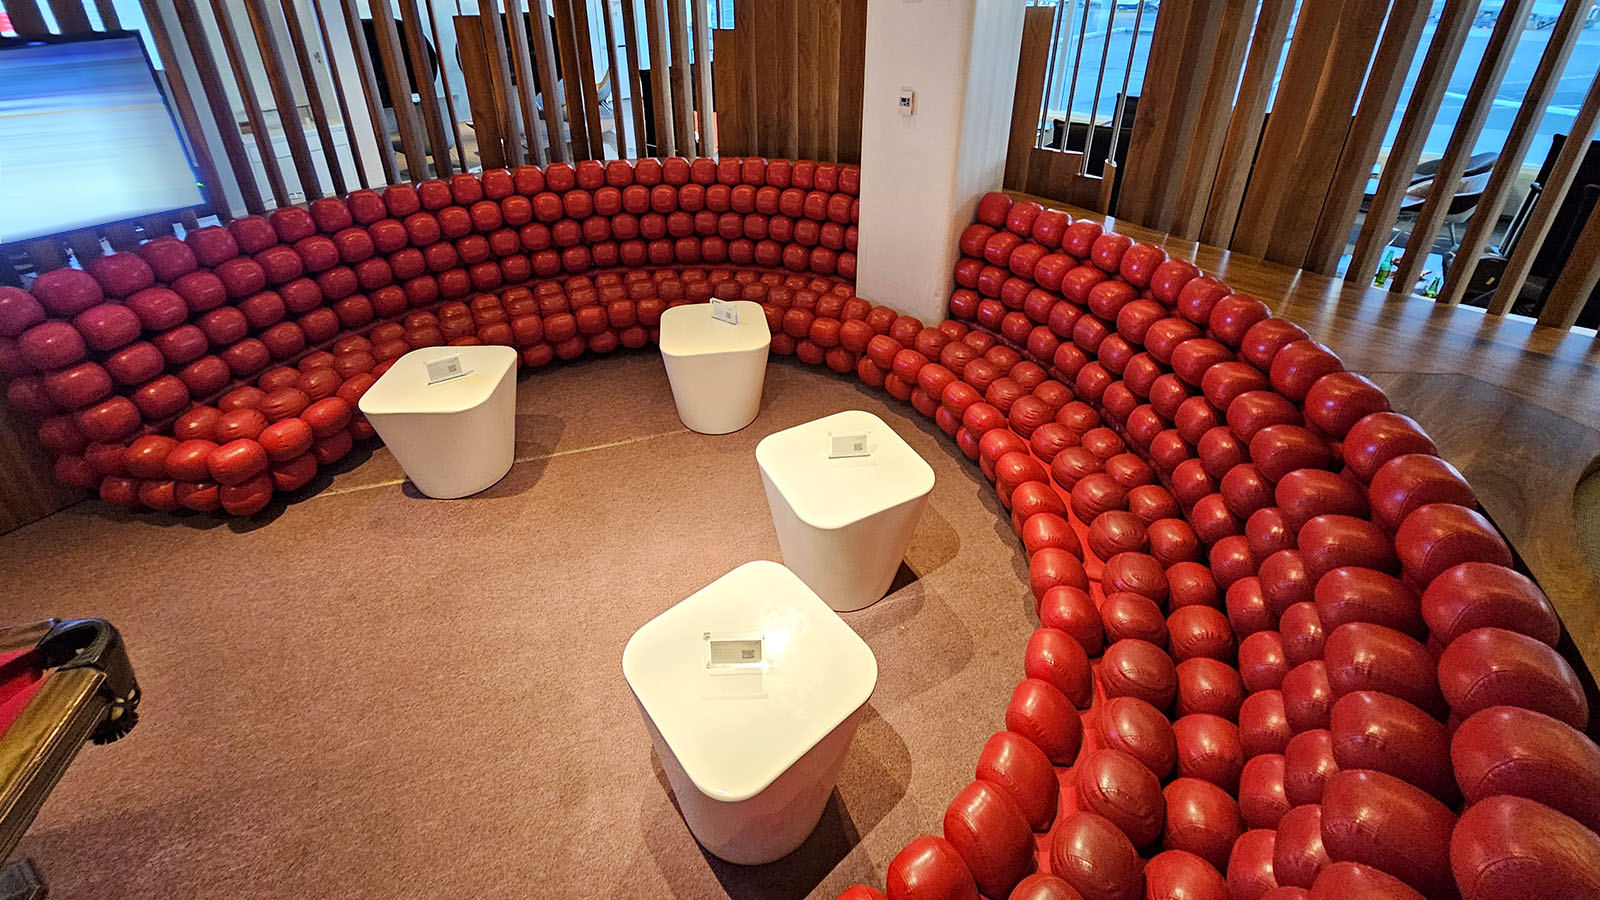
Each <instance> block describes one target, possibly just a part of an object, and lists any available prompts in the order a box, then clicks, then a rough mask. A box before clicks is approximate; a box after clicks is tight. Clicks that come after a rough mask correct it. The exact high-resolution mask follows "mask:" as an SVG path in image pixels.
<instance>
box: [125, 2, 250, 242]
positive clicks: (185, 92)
mask: <svg viewBox="0 0 1600 900" xmlns="http://www.w3.org/2000/svg"><path fill="white" fill-rule="evenodd" d="M140 8H141V9H142V10H143V11H144V16H145V21H147V22H157V23H158V22H160V21H161V19H160V18H159V17H160V10H159V9H157V8H156V4H155V0H140ZM150 34H151V36H152V37H154V38H155V42H156V54H157V55H158V56H159V57H161V67H162V69H163V70H164V71H165V72H166V75H167V88H168V90H169V91H170V92H171V94H172V104H173V106H175V107H177V112H178V121H179V123H181V124H182V125H183V130H184V133H185V134H186V135H187V136H188V138H189V140H188V145H189V149H190V151H191V152H192V153H193V154H194V160H195V165H196V166H197V167H198V168H199V169H200V177H201V178H202V179H204V180H205V183H206V185H205V188H206V189H205V194H206V198H207V199H208V200H209V201H210V202H211V210H212V212H213V213H214V214H215V215H216V216H217V218H219V219H221V220H222V221H223V222H224V223H226V222H230V221H232V220H233V212H232V210H230V209H229V208H228V198H227V195H226V194H225V193H224V192H223V189H222V176H221V174H220V173H219V172H218V171H217V162H216V159H215V158H214V157H213V156H212V155H211V146H210V144H208V143H207V142H206V139H205V131H204V130H202V129H201V127H200V114H199V111H198V110H196V109H195V105H194V96H193V95H192V94H190V93H189V85H188V84H187V83H186V82H185V80H184V77H183V72H182V70H181V69H180V68H179V65H178V54H177V50H176V48H174V47H173V45H172V35H170V34H168V33H167V29H165V28H162V27H156V26H152V27H151V29H150ZM195 67H196V68H197V69H198V68H199V67H200V61H199V60H198V59H196V60H195ZM234 140H235V141H237V140H238V135H237V134H235V135H234ZM223 146H224V148H226V147H227V146H228V142H227V140H226V139H224V140H223ZM241 149H242V147H241ZM244 175H245V176H249V175H250V173H249V172H248V171H246V172H245V173H244ZM250 186H251V188H254V187H255V181H254V180H253V179H252V180H251V181H250ZM239 187H240V190H241V192H243V189H244V182H243V179H240V184H239ZM244 196H245V199H246V203H247V204H248V202H249V197H250V195H249V194H248V193H246V194H244ZM260 203H261V198H260V196H259V194H258V195H257V196H256V204H257V205H260Z"/></svg>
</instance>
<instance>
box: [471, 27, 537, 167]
mask: <svg viewBox="0 0 1600 900" xmlns="http://www.w3.org/2000/svg"><path fill="white" fill-rule="evenodd" d="M533 3H534V5H535V6H537V5H538V4H539V0H533ZM505 17H506V34H507V35H510V40H509V41H508V43H509V44H510V49H511V71H512V76H513V80H514V81H516V83H517V88H518V90H517V100H518V102H519V103H520V104H521V109H522V122H523V125H524V126H525V127H526V129H527V132H526V135H525V136H526V137H527V139H528V155H529V158H530V159H532V160H533V161H534V163H535V164H537V165H541V166H542V165H545V164H546V163H547V162H548V161H549V160H548V158H547V157H548V154H547V153H546V152H545V146H546V143H547V142H546V141H543V140H540V139H539V126H538V121H539V117H538V115H537V114H535V112H534V106H535V102H534V99H535V92H534V89H533V60H532V58H530V57H529V55H528V28H527V26H528V20H527V17H526V14H525V13H523V11H522V0H506V9H505ZM462 168H466V164H465V163H463V164H462Z"/></svg>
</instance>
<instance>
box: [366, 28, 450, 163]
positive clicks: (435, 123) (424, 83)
mask: <svg viewBox="0 0 1600 900" xmlns="http://www.w3.org/2000/svg"><path fill="white" fill-rule="evenodd" d="M387 2H388V0H379V5H380V6H381V5H383V4H384V3H387ZM400 23H401V32H402V33H403V34H404V36H405V46H406V54H407V55H408V56H409V57H410V58H411V69H412V71H414V72H416V73H417V81H418V84H417V85H416V88H417V94H418V95H419V96H420V97H421V98H422V125H423V130H424V132H425V133H426V134H427V136H428V152H429V154H430V155H431V156H432V157H433V168H434V171H435V172H437V173H438V175H439V177H440V178H448V177H449V176H450V174H451V170H452V166H451V165H450V142H449V141H448V140H446V139H445V136H444V122H442V121H441V120H440V117H439V95H438V94H437V93H435V92H434V89H433V75H432V74H431V73H430V70H429V68H428V52H427V50H426V49H425V46H424V44H423V39H422V17H421V14H420V13H418V11H417V0H400ZM441 68H442V67H441Z"/></svg>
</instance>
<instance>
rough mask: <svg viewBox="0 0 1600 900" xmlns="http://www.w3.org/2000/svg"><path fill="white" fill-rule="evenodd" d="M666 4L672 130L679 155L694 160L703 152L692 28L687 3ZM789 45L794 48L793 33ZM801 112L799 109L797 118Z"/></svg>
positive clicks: (672, 0)
mask: <svg viewBox="0 0 1600 900" xmlns="http://www.w3.org/2000/svg"><path fill="white" fill-rule="evenodd" d="M666 2H667V28H668V31H670V32H671V35H670V36H671V39H672V113H673V120H672V121H673V128H672V130H673V133H674V134H675V135H677V137H678V154H679V155H680V156H694V155H695V154H696V153H698V152H699V151H698V145H697V144H696V141H695V128H694V79H693V78H692V77H690V74H689V25H688V22H687V20H686V19H685V18H684V9H683V4H684V0H666ZM788 44H789V46H791V47H792V46H793V45H794V36H793V32H792V29H791V34H790V36H789V40H788ZM798 112H799V109H798V107H796V114H797V116H798ZM796 124H798V122H797V123H796Z"/></svg>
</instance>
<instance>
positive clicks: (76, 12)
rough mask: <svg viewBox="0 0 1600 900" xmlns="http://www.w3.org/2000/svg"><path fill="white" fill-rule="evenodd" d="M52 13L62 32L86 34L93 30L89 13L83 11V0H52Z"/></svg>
mask: <svg viewBox="0 0 1600 900" xmlns="http://www.w3.org/2000/svg"><path fill="white" fill-rule="evenodd" d="M50 15H52V16H55V18H56V27H57V28H60V29H61V33H62V34H84V33H86V32H89V31H93V30H94V28H93V27H92V26H91V25H90V24H89V14H88V13H86V12H84V11H83V2H82V0H50Z"/></svg>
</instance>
